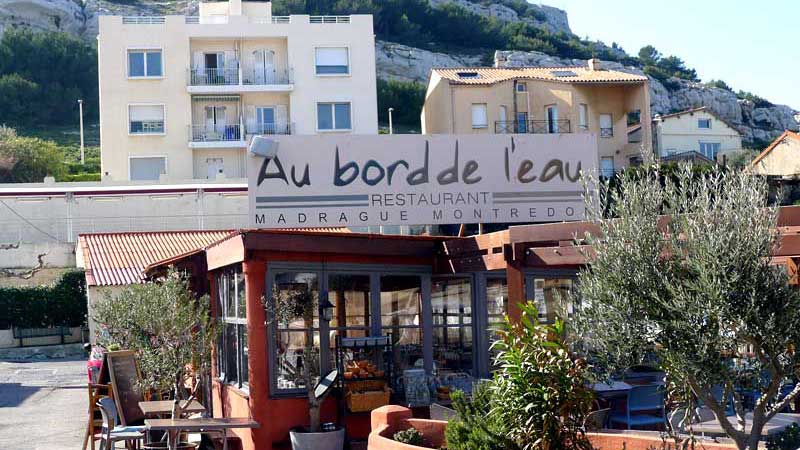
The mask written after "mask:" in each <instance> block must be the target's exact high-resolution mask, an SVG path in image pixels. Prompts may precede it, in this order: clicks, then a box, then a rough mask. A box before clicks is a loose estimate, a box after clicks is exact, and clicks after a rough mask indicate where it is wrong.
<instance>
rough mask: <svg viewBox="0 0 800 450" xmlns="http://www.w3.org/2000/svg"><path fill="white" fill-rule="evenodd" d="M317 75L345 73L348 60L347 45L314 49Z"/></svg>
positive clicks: (347, 68) (347, 67)
mask: <svg viewBox="0 0 800 450" xmlns="http://www.w3.org/2000/svg"><path fill="white" fill-rule="evenodd" d="M316 66H317V75H347V74H349V73H350V61H349V56H348V54H347V47H326V48H318V49H317V50H316Z"/></svg>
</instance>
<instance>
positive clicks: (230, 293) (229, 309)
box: [225, 269, 236, 317]
mask: <svg viewBox="0 0 800 450" xmlns="http://www.w3.org/2000/svg"><path fill="white" fill-rule="evenodd" d="M225 291H226V292H225V308H226V309H225V317H236V272H235V271H234V270H233V269H229V270H226V271H225Z"/></svg>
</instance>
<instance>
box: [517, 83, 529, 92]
mask: <svg viewBox="0 0 800 450" xmlns="http://www.w3.org/2000/svg"><path fill="white" fill-rule="evenodd" d="M526 92H528V83H527V82H525V81H519V82H517V93H520V94H522V93H526Z"/></svg>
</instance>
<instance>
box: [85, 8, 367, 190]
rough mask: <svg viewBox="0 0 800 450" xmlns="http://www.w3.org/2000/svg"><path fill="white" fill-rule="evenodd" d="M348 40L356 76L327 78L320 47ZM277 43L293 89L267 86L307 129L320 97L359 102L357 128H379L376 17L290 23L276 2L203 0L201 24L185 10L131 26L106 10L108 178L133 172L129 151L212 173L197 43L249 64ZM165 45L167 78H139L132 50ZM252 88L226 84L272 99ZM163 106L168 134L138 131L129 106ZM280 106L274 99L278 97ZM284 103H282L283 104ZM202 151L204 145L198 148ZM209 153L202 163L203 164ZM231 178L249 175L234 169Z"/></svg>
mask: <svg viewBox="0 0 800 450" xmlns="http://www.w3.org/2000/svg"><path fill="white" fill-rule="evenodd" d="M323 46H328V47H330V46H343V47H347V48H348V50H349V54H350V59H349V63H350V74H347V75H335V76H331V75H325V76H319V75H316V73H315V48H317V47H323ZM265 47H268V48H270V49H273V50H274V51H275V57H274V60H275V66H276V69H277V70H278V71H280V70H285V69H288V70H290V71H291V73H292V77H293V85H291V87H286V86H283V87H277V88H259V89H256V90H260V91H261V92H262V93H263V92H266V91H272V93H276V92H280V91H288V94H287V93H286V92H284V93H283V98H282V99H281V103H280V104H288V106H289V110H290V113H289V122H291V123H293V124H294V125H295V127H294V129H293V132H294V133H297V134H316V133H317V123H316V122H317V113H316V104H317V102H329V101H348V102H350V103H351V113H352V125H353V126H352V130H351V131H349V132H352V133H355V134H375V133H377V132H378V115H377V92H376V79H375V77H376V72H375V42H374V32H373V27H372V16H369V15H354V16H350V18H349V23H311V20H310V17H309V16H305V15H297V16H291V18H290V19H289V21H288V23H283V22H281V23H272V16H271V10H270V7H269V3H265V2H260V3H253V2H251V3H245V4H241V2H238V1H234V2H230V4H228V2H218V3H202V4H201V17H200V18H199V23H186V18H185V17H183V16H166V17H165V18H164V23H160V24H158V23H157V24H123V18H122V17H121V16H101V17H100V18H99V37H98V60H99V81H100V117H101V120H100V145H101V162H102V172H103V175H104V177H106V178H108V179H112V180H127V179H129V159H130V157H135V156H165V157H166V158H167V163H166V165H167V168H166V171H167V173H166V178H167V179H169V180H176V179H193V178H206V176H207V170H206V169H207V167H205V166H203V164H204V163H203V161H205V156H204V155H195V151H194V150H193V149H192V148H190V146H189V143H188V130H189V125H190V124H192V123H193V120H194V122H195V123H199V122H201V121H202V118H198V117H194V119H193V117H192V107H191V98H192V95H191V94H190V93H189V92H188V89H187V83H188V79H189V76H188V74H189V70H190V68H192V67H193V65H194V63H193V61H192V60H193V51H203V50H211V49H219V50H228V51H234V52H236V53H237V54H238V55H239V59H241V60H242V61H241V62H242V67H243V68H245V69H247V68H248V67H249V64H250V62H249V58H247V55H249V54H251V53H252V50H253V49H255V48H265ZM142 48H144V49H147V48H152V49H161V51H162V60H163V66H164V70H163V77H160V78H155V79H129V78H128V76H127V50H129V49H142ZM251 88H252V86H244V87H239V86H221V87H219V92H214V93H215V94H216V93H224V94H226V95H229V94H237V95H240V96H241V98H242V103H243V104H244V105H248V104H250V105H256V104H260V102H262V101H263V98H260V97H262V95H261V93H257V92H254V89H251ZM137 103H139V104H163V105H164V106H165V132H164V133H163V134H160V135H130V134H129V133H128V106H129V105H131V104H137ZM268 104H273V103H268ZM274 104H278V103H274ZM244 147H245V144H241V145H239V146H238V147H237V148H231V146H230V145H228V146H227V147H226V146H224V145H222V144H220V145H219V146H218V148H221V149H225V151H226V152H228V154H229V155H231V157H232V158H233V159H234V163H233V164H234V165H235V160H236V159H237V158H239V157H240V154H241V153H242V152H243V148H244ZM198 153H200V152H198ZM198 160H199V162H198ZM225 170H226V176H227V177H228V178H231V177H234V176H243V175H244V174H242V173H241V172H240V171H238V170H236V169H235V168H231V170H230V171H228V167H227V163H226V167H225Z"/></svg>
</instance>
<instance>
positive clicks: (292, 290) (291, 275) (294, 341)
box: [269, 272, 320, 391]
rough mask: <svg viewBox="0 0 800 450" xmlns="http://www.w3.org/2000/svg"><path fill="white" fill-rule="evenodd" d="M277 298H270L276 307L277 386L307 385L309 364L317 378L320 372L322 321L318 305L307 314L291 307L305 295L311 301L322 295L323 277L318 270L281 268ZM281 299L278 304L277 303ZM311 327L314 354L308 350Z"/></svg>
mask: <svg viewBox="0 0 800 450" xmlns="http://www.w3.org/2000/svg"><path fill="white" fill-rule="evenodd" d="M274 283H275V288H274V289H275V291H276V292H277V299H269V301H270V302H271V303H272V304H273V307H274V308H275V311H276V314H274V317H276V318H277V320H275V321H274V326H275V328H274V330H275V344H274V345H275V348H274V351H275V364H274V365H273V366H272V368H273V369H274V370H275V371H276V374H275V376H276V381H277V389H278V390H279V391H280V390H289V391H292V390H297V389H303V390H304V389H305V387H306V385H305V377H304V370H305V366H306V365H308V369H309V371H310V372H311V374H312V376H313V377H314V378H318V377H319V374H320V364H319V363H320V358H319V356H320V342H319V339H320V329H319V326H320V321H319V313H318V311H317V308H313V307H312V308H311V311H310V312H311V316H309V317H303V316H301V315H297V314H296V313H294V312H293V311H292V309H293V308H291V307H287V306H289V305H291V304H292V303H291V302H293V301H296V300H297V299H298V298H301V297H303V296H305V297H306V298H307V299H313V300H311V301H315V302H316V301H318V299H319V291H320V289H319V277H318V276H317V274H316V273H314V272H279V273H276V274H275V278H274ZM276 300H277V302H278V304H277V305H275V304H274V303H275V302H276ZM308 331H310V332H311V339H312V343H311V347H312V350H311V354H305V351H306V349H305V347H306V339H308Z"/></svg>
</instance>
